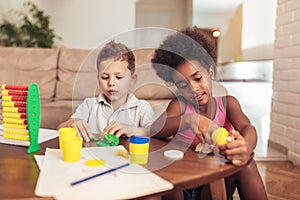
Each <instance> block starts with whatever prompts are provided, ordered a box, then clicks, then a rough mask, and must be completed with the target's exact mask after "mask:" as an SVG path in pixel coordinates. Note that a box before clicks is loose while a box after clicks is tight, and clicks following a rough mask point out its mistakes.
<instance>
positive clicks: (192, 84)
mask: <svg viewBox="0 0 300 200" xmlns="http://www.w3.org/2000/svg"><path fill="white" fill-rule="evenodd" d="M190 88H191V90H192V91H194V92H195V91H197V90H199V84H197V83H190Z"/></svg>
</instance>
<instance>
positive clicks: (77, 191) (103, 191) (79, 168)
mask: <svg viewBox="0 0 300 200" xmlns="http://www.w3.org/2000/svg"><path fill="white" fill-rule="evenodd" d="M119 149H123V150H125V148H124V147H123V146H117V147H90V148H83V149H82V156H81V160H80V161H78V162H74V163H67V162H64V161H63V159H62V151H61V150H60V149H47V150H46V153H45V156H44V158H43V161H42V165H41V166H42V170H41V171H40V175H39V178H38V182H37V185H36V189H35V194H36V195H38V196H42V197H50V196H52V197H55V198H56V199H72V200H76V199H78V200H79V199H89V200H93V199H131V198H135V197H139V196H144V195H148V194H152V193H156V192H161V191H166V190H170V189H172V188H173V185H172V184H171V183H170V182H168V181H166V180H164V179H162V178H161V177H159V176H157V175H156V174H154V173H152V172H151V171H149V170H147V169H146V168H144V167H142V166H140V165H136V164H130V165H129V166H127V167H124V168H122V169H119V170H117V171H114V172H112V173H108V174H105V175H102V176H99V177H97V178H94V179H92V180H89V181H86V182H83V183H80V184H78V185H75V186H71V185H70V183H71V182H74V181H77V180H80V179H82V178H86V177H89V176H91V175H95V174H98V173H100V172H103V171H106V170H108V169H111V168H114V167H117V166H120V165H123V164H125V163H128V162H129V160H128V159H125V158H122V157H120V156H115V155H114V153H115V151H117V150H119ZM38 159H40V158H38ZM90 159H101V160H104V161H105V162H106V165H105V166H100V167H89V166H86V165H85V164H84V163H85V161H87V160H90Z"/></svg>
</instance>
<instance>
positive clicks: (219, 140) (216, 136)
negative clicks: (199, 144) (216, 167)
mask: <svg viewBox="0 0 300 200" xmlns="http://www.w3.org/2000/svg"><path fill="white" fill-rule="evenodd" d="M228 135H229V133H228V131H227V130H226V129H225V128H223V127H222V128H217V129H216V130H215V131H214V132H213V134H212V136H211V139H212V140H213V141H214V143H215V144H216V145H223V144H226V143H227V137H228Z"/></svg>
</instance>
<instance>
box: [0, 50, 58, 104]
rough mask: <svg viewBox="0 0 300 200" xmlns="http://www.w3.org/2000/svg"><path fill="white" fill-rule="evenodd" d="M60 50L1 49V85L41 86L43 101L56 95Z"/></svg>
mask: <svg viewBox="0 0 300 200" xmlns="http://www.w3.org/2000/svg"><path fill="white" fill-rule="evenodd" d="M58 52H59V49H58V48H53V49H44V48H22V47H0V55H1V56H0V84H12V85H29V84H31V83H36V84H38V86H39V91H40V96H41V99H45V100H52V99H53V97H54V94H55V85H56V65H57V58H58Z"/></svg>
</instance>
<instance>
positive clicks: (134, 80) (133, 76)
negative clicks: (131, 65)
mask: <svg viewBox="0 0 300 200" xmlns="http://www.w3.org/2000/svg"><path fill="white" fill-rule="evenodd" d="M136 82H137V74H136V73H134V74H132V75H131V84H132V85H134V84H136Z"/></svg>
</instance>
